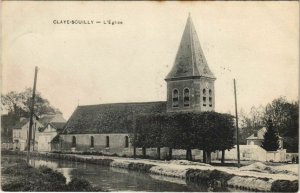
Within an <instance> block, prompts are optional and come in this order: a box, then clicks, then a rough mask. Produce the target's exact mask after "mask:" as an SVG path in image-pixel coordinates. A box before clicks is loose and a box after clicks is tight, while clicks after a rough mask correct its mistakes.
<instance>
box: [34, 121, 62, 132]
mask: <svg viewBox="0 0 300 193" xmlns="http://www.w3.org/2000/svg"><path fill="white" fill-rule="evenodd" d="M65 124H66V122H52V123H48V124H46V125H45V126H44V127H42V128H41V129H40V130H39V131H40V132H43V131H44V130H45V129H46V128H47V127H48V125H51V126H52V127H53V128H55V129H56V131H57V132H58V133H61V132H62V131H63V128H64V126H65Z"/></svg>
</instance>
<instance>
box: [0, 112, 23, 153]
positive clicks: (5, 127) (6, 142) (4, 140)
mask: <svg viewBox="0 0 300 193" xmlns="http://www.w3.org/2000/svg"><path fill="white" fill-rule="evenodd" d="M18 121H19V119H18V118H16V116H13V115H11V114H6V115H1V149H12V148H13V137H12V136H13V127H14V125H16V123H17V122H18Z"/></svg>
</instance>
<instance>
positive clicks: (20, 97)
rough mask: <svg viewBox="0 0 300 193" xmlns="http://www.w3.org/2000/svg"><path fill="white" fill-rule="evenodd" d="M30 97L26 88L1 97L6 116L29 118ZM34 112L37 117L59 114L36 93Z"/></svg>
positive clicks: (30, 94) (30, 91)
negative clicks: (6, 112)
mask: <svg viewBox="0 0 300 193" xmlns="http://www.w3.org/2000/svg"><path fill="white" fill-rule="evenodd" d="M31 97H32V89H31V88H26V89H25V90H24V91H22V92H19V93H18V92H15V91H11V92H9V93H7V94H4V95H3V94H2V95H1V103H2V108H5V109H6V110H7V111H8V114H11V115H14V116H16V117H29V116H30V104H31V102H32V101H31ZM34 112H35V114H36V115H37V116H41V115H45V114H55V113H60V111H59V109H56V108H54V107H52V106H51V105H50V102H49V101H48V100H47V99H45V98H43V97H42V96H41V93H39V92H36V96H35V105H34Z"/></svg>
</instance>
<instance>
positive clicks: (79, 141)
mask: <svg viewBox="0 0 300 193" xmlns="http://www.w3.org/2000/svg"><path fill="white" fill-rule="evenodd" d="M73 136H75V137H76V148H75V149H74V148H72V137H73ZM91 136H93V137H94V148H91V144H90V143H91V141H90V138H91ZM106 136H109V140H110V147H109V148H107V147H106ZM125 136H128V137H129V134H123V133H122V134H121V133H120V134H74V135H72V134H69V135H60V140H61V141H60V143H57V144H51V149H52V151H64V152H70V151H72V149H73V151H76V152H91V151H95V152H102V153H104V154H114V153H115V154H117V155H119V156H124V155H126V156H133V146H132V144H131V143H130V139H129V144H128V145H129V146H128V148H126V147H125ZM167 153H168V148H161V158H162V159H164V158H166V156H167ZM136 155H137V156H142V155H143V152H142V148H136ZM146 155H147V156H150V157H152V158H156V157H157V149H156V148H147V149H146Z"/></svg>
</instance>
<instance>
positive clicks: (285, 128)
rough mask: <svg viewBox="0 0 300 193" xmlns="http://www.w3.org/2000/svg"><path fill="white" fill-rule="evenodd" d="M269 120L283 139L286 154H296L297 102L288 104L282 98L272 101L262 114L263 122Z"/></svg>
mask: <svg viewBox="0 0 300 193" xmlns="http://www.w3.org/2000/svg"><path fill="white" fill-rule="evenodd" d="M269 119H271V120H272V123H273V125H274V128H276V132H277V133H278V134H279V135H280V136H282V137H283V138H284V146H285V148H286V149H287V151H288V152H298V147H299V144H298V142H299V101H294V102H288V101H287V100H286V99H285V98H284V97H280V98H277V99H274V100H273V101H272V103H270V104H268V105H267V106H266V108H265V112H264V122H265V124H267V122H268V120H269Z"/></svg>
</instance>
